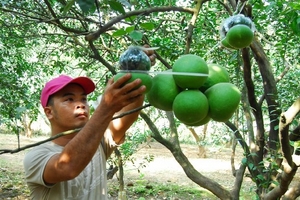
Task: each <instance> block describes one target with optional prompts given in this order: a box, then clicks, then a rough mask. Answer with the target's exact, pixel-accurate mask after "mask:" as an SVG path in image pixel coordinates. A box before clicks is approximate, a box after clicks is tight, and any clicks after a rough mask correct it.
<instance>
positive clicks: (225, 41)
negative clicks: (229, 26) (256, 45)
mask: <svg viewBox="0 0 300 200" xmlns="http://www.w3.org/2000/svg"><path fill="white" fill-rule="evenodd" d="M221 44H222V46H224V47H226V48H228V49H237V48H235V47H233V46H231V45H230V44H229V43H228V40H227V37H225V38H224V39H223V40H222V41H221Z"/></svg>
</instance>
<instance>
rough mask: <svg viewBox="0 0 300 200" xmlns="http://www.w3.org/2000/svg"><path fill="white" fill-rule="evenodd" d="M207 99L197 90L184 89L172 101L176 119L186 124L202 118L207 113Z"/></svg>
mask: <svg viewBox="0 0 300 200" xmlns="http://www.w3.org/2000/svg"><path fill="white" fill-rule="evenodd" d="M208 108H209V105H208V101H207V98H206V96H205V95H204V94H203V93H202V92H200V91H199V90H184V91H182V92H180V93H179V94H178V95H177V96H176V98H175V100H174V102H173V112H174V115H175V116H176V118H177V119H179V120H180V121H181V122H183V123H184V124H187V125H192V124H194V123H196V122H199V121H201V120H203V119H204V118H205V117H206V116H207V113H208Z"/></svg>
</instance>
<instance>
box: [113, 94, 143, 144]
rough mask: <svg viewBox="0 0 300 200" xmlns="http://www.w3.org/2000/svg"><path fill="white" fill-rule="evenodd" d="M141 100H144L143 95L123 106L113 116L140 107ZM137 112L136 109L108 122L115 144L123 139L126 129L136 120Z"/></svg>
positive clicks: (138, 112)
mask: <svg viewBox="0 0 300 200" xmlns="http://www.w3.org/2000/svg"><path fill="white" fill-rule="evenodd" d="M143 102H144V95H143V96H141V98H139V99H137V100H136V101H134V102H133V103H131V104H129V105H128V106H126V107H124V108H123V109H122V110H121V111H119V112H118V113H116V115H115V116H118V115H120V114H122V113H124V112H128V111H131V110H133V109H135V108H138V107H141V106H142V105H143ZM139 114H140V111H136V112H133V113H131V114H128V115H125V116H123V117H121V118H117V119H114V120H112V121H111V123H110V124H109V131H110V133H111V134H112V137H113V139H114V141H115V142H116V143H117V144H120V143H122V142H123V141H124V138H125V133H126V131H127V130H128V129H129V128H130V126H131V125H132V124H133V123H134V122H135V121H136V120H137V118H138V116H139Z"/></svg>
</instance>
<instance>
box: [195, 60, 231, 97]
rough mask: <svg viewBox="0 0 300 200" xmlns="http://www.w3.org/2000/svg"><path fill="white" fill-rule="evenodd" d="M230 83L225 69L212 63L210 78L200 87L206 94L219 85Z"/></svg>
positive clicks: (209, 66) (209, 68)
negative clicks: (209, 89)
mask: <svg viewBox="0 0 300 200" xmlns="http://www.w3.org/2000/svg"><path fill="white" fill-rule="evenodd" d="M229 81H230V77H229V74H228V72H227V70H226V68H225V67H222V66H220V65H218V64H212V63H210V64H208V77H207V79H206V81H205V82H204V84H203V85H202V86H201V87H200V90H201V91H202V92H204V91H205V90H207V89H208V88H210V87H211V86H213V85H215V84H217V83H223V82H225V83H226V82H227V83H228V82H229Z"/></svg>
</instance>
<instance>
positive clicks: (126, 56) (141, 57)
mask: <svg viewBox="0 0 300 200" xmlns="http://www.w3.org/2000/svg"><path fill="white" fill-rule="evenodd" d="M143 50H147V48H144V47H140V46H130V47H129V48H128V49H127V50H126V51H125V52H124V53H122V54H121V56H120V60H119V64H120V70H150V67H151V61H150V59H149V57H148V56H147V54H146V53H145V52H144V51H143Z"/></svg>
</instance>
